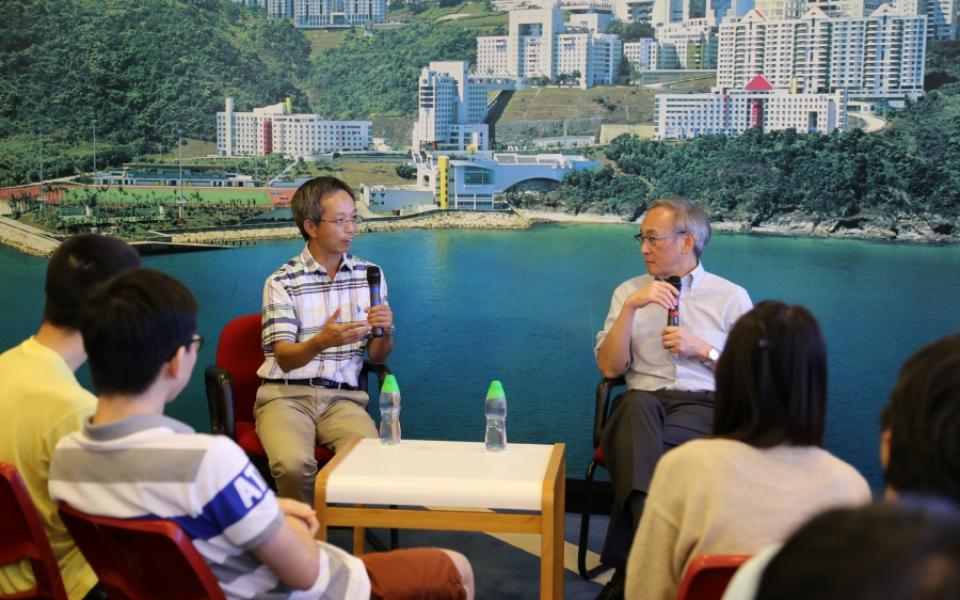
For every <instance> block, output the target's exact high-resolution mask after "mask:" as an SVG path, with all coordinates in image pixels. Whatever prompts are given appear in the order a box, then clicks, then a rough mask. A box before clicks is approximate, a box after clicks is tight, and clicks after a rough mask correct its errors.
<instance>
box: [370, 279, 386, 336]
mask: <svg viewBox="0 0 960 600" xmlns="http://www.w3.org/2000/svg"><path fill="white" fill-rule="evenodd" d="M367 285H368V286H370V306H376V305H378V304H383V300H381V299H380V267H367ZM371 335H372V336H373V337H383V327H374V328H373V331H372V332H371Z"/></svg>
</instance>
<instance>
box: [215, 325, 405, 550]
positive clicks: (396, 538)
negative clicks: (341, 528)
mask: <svg viewBox="0 0 960 600" xmlns="http://www.w3.org/2000/svg"><path fill="white" fill-rule="evenodd" d="M260 331H261V328H260V313H253V314H249V315H243V316H241V317H237V318H235V319H233V320H231V321H230V322H228V323H227V324H226V325H224V327H223V331H221V332H220V340H219V341H218V342H217V362H216V364H215V365H211V366H209V367H207V369H206V371H205V372H204V381H205V384H206V391H207V406H208V408H209V410H210V429H211V431H212V432H213V433H215V434H220V435H226V436H228V437H230V438H232V439H233V441H235V442H237V445H239V446H240V447H241V448H243V450H244V452H246V453H247V456H249V457H250V462H251V463H252V464H253V465H254V466H256V467H257V469H259V470H260V473H262V474H263V478H264V479H265V480H266V481H267V484H268V485H270V486H271V487H274V480H273V476H272V475H271V474H270V465H269V463H268V461H267V453H266V451H265V450H264V449H263V444H261V443H260V438H259V437H257V430H256V427H255V425H254V419H253V405H254V403H255V402H256V400H257V388H259V387H260V378H259V377H258V376H257V369H259V368H260V365H261V364H262V363H263V358H264V357H263V350H262V349H261V342H260V339H261V338H260ZM370 373H374V374H375V375H376V376H377V379H378V382H377V387H378V389H379V387H380V384H382V382H383V380H384V379H385V378H386V377H387V375H388V374H390V369H388V368H387V365H375V364H373V363H370V362H366V361H365V362H364V363H363V369H361V371H360V377H359V378H358V380H357V384H358V386H359V388H360V389H361V390H363V391H367V389H368V384H369V375H370ZM313 455H314V458H316V460H317V463H318V464H319V465H321V466H322V465H323V464H325V463H326V462H327V461H329V460H330V459H331V458H333V451H332V450H330V449H329V448H327V447H325V446H316V447H315V448H314V451H313ZM367 532H368V535H367V539H368V540H369V541H370V543H371V545H372V546H373V547H374V548H376V549H377V550H386V549H387V548H386V546H385V545H384V544H382V543H381V542H380V540H378V539H377V538H376V537H375V536H373V534H372V532H371V531H370V530H367ZM399 546H400V535H399V532H398V531H397V530H396V529H391V530H390V549H391V550H395V549H397V548H398V547H399Z"/></svg>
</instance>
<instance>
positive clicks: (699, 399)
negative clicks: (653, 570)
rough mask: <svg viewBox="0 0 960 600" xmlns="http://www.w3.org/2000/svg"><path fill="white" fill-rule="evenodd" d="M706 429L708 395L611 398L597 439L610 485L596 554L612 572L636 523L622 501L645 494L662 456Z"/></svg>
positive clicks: (709, 408) (709, 407)
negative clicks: (601, 540) (610, 503)
mask: <svg viewBox="0 0 960 600" xmlns="http://www.w3.org/2000/svg"><path fill="white" fill-rule="evenodd" d="M712 431H713V393H712V392H680V391H673V390H657V391H655V392H644V391H640V390H630V391H627V392H624V393H623V394H620V395H619V396H617V398H616V399H614V401H613V409H612V410H611V411H610V416H609V417H608V418H607V422H606V424H605V425H604V427H603V433H602V434H601V436H600V448H601V449H602V450H603V456H604V459H605V461H606V463H607V469H608V470H609V471H610V479H611V483H612V485H613V506H612V507H611V511H610V524H609V526H608V528H607V539H606V541H605V542H604V545H603V554H602V555H601V560H602V561H603V562H604V563H605V564H610V565H613V566H615V567H617V568H622V567H623V566H624V565H625V564H626V561H627V555H628V554H629V553H630V545H631V544H632V543H633V538H634V534H635V533H636V531H635V523H637V522H638V521H639V519H640V515H634V514H632V512H631V509H630V505H631V503H629V502H628V500H629V499H630V496H631V494H634V493H639V494H642V497H645V496H646V494H647V492H648V491H649V490H650V480H651V479H653V470H654V468H655V467H656V466H657V461H659V460H660V457H661V456H663V453H664V452H666V451H667V450H670V449H671V448H674V447H676V446H679V445H680V444H682V443H684V442H686V441H689V440H692V439H695V438H698V437H703V436H705V435H709V434H710V433H711V432H712ZM633 505H634V506H637V504H636V503H633ZM664 551H667V549H664Z"/></svg>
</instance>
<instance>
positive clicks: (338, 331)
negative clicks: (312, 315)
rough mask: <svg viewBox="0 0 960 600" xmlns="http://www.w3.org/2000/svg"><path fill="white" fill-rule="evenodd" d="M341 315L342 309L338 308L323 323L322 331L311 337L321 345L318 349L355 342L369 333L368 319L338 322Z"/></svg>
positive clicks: (315, 342)
mask: <svg viewBox="0 0 960 600" xmlns="http://www.w3.org/2000/svg"><path fill="white" fill-rule="evenodd" d="M339 317H340V309H339V308H338V309H337V310H335V311H333V314H332V315H330V318H329V319H327V321H326V322H325V323H324V324H323V329H322V330H321V331H320V333H318V334H317V335H315V336H313V338H311V340H312V341H313V343H314V344H318V345H319V349H318V351H319V350H326V349H327V348H337V347H339V346H347V345H349V344H354V343H356V342H359V341H360V340H362V339H364V338H366V337H367V335H369V333H370V325H369V323H367V322H366V321H352V322H349V323H337V319H338V318H339Z"/></svg>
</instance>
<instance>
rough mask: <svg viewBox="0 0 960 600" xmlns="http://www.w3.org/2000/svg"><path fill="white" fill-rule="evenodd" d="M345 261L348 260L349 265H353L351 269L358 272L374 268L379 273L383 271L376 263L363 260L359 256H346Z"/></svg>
mask: <svg viewBox="0 0 960 600" xmlns="http://www.w3.org/2000/svg"><path fill="white" fill-rule="evenodd" d="M347 260H349V261H350V263H351V264H352V265H353V268H354V269H357V270H358V271H366V270H367V269H369V268H371V267H376V268H378V269H380V270H381V271H383V267H381V266H380V265H378V264H377V263H375V262H371V261H369V260H367V259H365V258H360V257H359V256H356V255H354V254H347Z"/></svg>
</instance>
